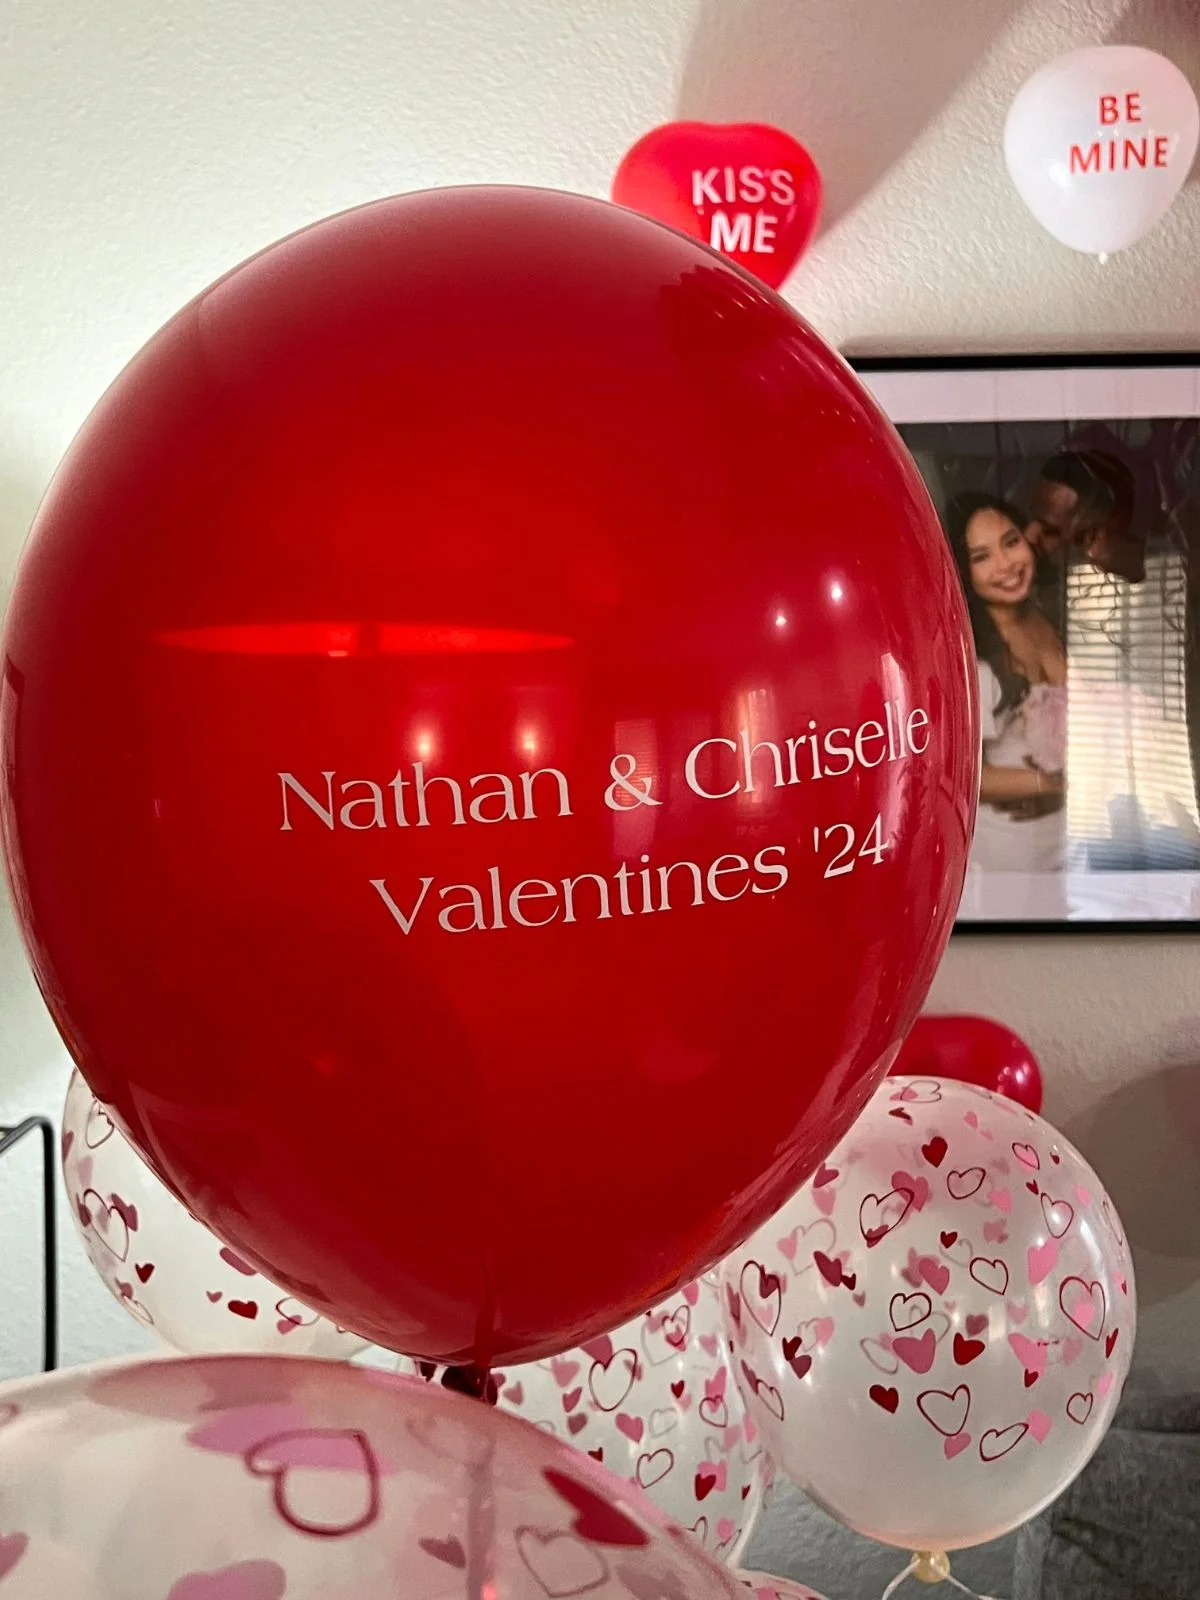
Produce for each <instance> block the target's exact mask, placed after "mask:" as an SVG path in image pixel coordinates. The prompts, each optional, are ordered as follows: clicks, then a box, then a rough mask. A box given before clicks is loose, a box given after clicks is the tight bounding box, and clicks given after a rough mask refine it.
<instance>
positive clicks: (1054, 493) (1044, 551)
mask: <svg viewBox="0 0 1200 1600" xmlns="http://www.w3.org/2000/svg"><path fill="white" fill-rule="evenodd" d="M1105 442H1106V444H1107V441H1105ZM1114 447H1115V448H1114ZM1120 449H1121V447H1120V445H1119V444H1118V443H1117V441H1116V439H1115V438H1114V439H1113V440H1112V446H1110V447H1109V448H1106V449H1103V450H1101V449H1069V450H1060V451H1058V453H1057V454H1056V455H1053V456H1051V457H1050V459H1049V460H1048V461H1046V462H1045V463H1044V464H1043V466H1042V469H1041V472H1040V473H1039V475H1038V478H1037V481H1036V483H1035V484H1034V486H1033V493H1032V497H1031V505H1030V511H1031V516H1030V521H1029V526H1028V527H1027V529H1026V538H1027V539H1028V540H1029V542H1030V544H1031V545H1032V546H1033V548H1034V550H1035V551H1036V552H1037V554H1038V556H1039V558H1041V559H1042V560H1044V561H1047V562H1048V563H1050V564H1051V565H1052V566H1053V567H1056V568H1059V569H1061V568H1062V567H1063V566H1064V565H1065V564H1066V563H1067V562H1068V561H1071V560H1076V561H1079V560H1082V561H1087V562H1089V563H1090V564H1091V565H1092V566H1093V567H1096V568H1097V569H1098V570H1099V571H1101V572H1107V573H1111V574H1112V576H1113V577H1116V578H1123V579H1124V580H1125V581H1126V582H1127V583H1141V581H1142V579H1143V578H1144V577H1145V576H1146V534H1145V526H1144V523H1141V524H1139V520H1136V519H1135V511H1136V508H1137V479H1136V476H1135V474H1134V471H1133V468H1132V467H1131V466H1130V465H1129V463H1128V462H1127V461H1125V460H1123V459H1122V458H1121V455H1118V454H1117V453H1116V451H1119V450H1120Z"/></svg>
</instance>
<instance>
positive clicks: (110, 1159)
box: [61, 1072, 367, 1359]
mask: <svg viewBox="0 0 1200 1600" xmlns="http://www.w3.org/2000/svg"><path fill="white" fill-rule="evenodd" d="M61 1154H62V1174H63V1183H64V1185H65V1187H66V1191H67V1204H68V1209H69V1210H70V1213H71V1217H72V1220H73V1221H74V1223H75V1229H76V1232H77V1233H78V1234H79V1237H80V1239H81V1240H82V1242H83V1247H84V1249H85V1250H86V1251H87V1255H88V1260H89V1261H90V1262H91V1263H92V1265H93V1266H94V1267H95V1269H96V1272H97V1274H98V1275H99V1277H100V1279H101V1281H102V1282H103V1284H104V1287H105V1288H106V1289H107V1290H108V1291H109V1293H110V1294H111V1295H112V1296H113V1298H114V1299H115V1300H116V1301H117V1302H118V1304H119V1305H121V1306H123V1307H124V1309H125V1310H126V1311H127V1312H128V1313H129V1315H130V1316H131V1317H132V1318H133V1319H134V1321H135V1322H140V1323H141V1324H142V1326H143V1327H146V1328H150V1329H152V1330H153V1332H154V1333H156V1334H157V1335H158V1337H159V1338H160V1339H162V1340H163V1342H164V1343H166V1344H168V1345H170V1346H171V1347H172V1348H173V1349H175V1350H182V1351H185V1352H187V1353H190V1354H202V1353H205V1352H208V1351H220V1350H244V1351H274V1352H279V1353H283V1352H286V1353H288V1354H291V1355H310V1356H325V1357H332V1358H341V1359H347V1358H349V1357H350V1356H353V1355H354V1354H356V1352H358V1351H360V1350H363V1349H365V1347H366V1343H367V1341H366V1340H365V1339H360V1338H358V1337H357V1336H356V1335H354V1334H351V1333H347V1332H346V1331H345V1330H344V1329H343V1328H339V1327H337V1326H336V1325H335V1324H334V1323H332V1322H330V1321H329V1320H328V1318H326V1317H322V1316H318V1314H317V1313H316V1312H315V1311H313V1310H312V1309H311V1308H310V1307H309V1306H306V1305H302V1304H301V1302H300V1301H299V1300H297V1299H296V1298H295V1297H294V1296H293V1295H290V1294H288V1293H286V1291H285V1290H283V1289H280V1288H277V1287H276V1286H275V1285H274V1284H271V1283H269V1282H268V1281H267V1279H266V1278H264V1277H263V1276H262V1275H261V1274H260V1273H259V1272H257V1271H256V1270H255V1269H254V1268H253V1267H252V1266H251V1265H250V1264H249V1262H247V1261H243V1260H242V1258H241V1256H239V1255H238V1254H237V1252H236V1251H233V1250H230V1249H229V1248H227V1247H226V1246H225V1245H222V1243H221V1242H220V1240H219V1239H216V1238H214V1237H213V1235H212V1234H211V1233H210V1232H209V1231H208V1229H207V1228H205V1227H204V1226H203V1225H202V1224H201V1223H199V1222H197V1221H196V1220H195V1218H194V1217H192V1216H191V1215H189V1213H188V1212H187V1210H186V1209H185V1208H184V1207H183V1206H182V1205H180V1203H179V1201H178V1200H176V1198H175V1196H174V1195H173V1194H171V1193H170V1191H169V1190H168V1189H166V1188H165V1187H164V1186H163V1184H161V1183H160V1182H159V1181H158V1179H157V1178H156V1177H155V1176H154V1174H153V1173H152V1172H151V1171H150V1168H149V1167H148V1166H147V1165H146V1163H145V1162H144V1161H143V1160H142V1158H141V1156H139V1155H138V1153H137V1151H136V1150H135V1149H134V1148H133V1146H132V1145H131V1144H130V1143H129V1141H128V1140H127V1139H126V1138H125V1136H124V1135H123V1134H122V1133H121V1131H120V1129H119V1128H117V1126H116V1125H115V1123H114V1122H113V1121H112V1119H111V1118H110V1117H109V1115H108V1112H107V1111H106V1110H105V1108H104V1107H103V1106H102V1105H101V1104H100V1102H99V1101H98V1100H97V1099H96V1098H95V1096H94V1095H93V1094H92V1092H91V1090H90V1089H89V1088H88V1086H87V1084H86V1083H85V1082H84V1081H83V1079H82V1078H81V1077H80V1075H79V1074H78V1073H77V1072H76V1073H74V1074H73V1075H72V1077H71V1082H70V1086H69V1087H68V1089H67V1098H66V1104H65V1106H64V1107H63V1124H62V1144H61Z"/></svg>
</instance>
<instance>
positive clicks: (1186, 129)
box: [1004, 45, 1200, 255]
mask: <svg viewBox="0 0 1200 1600" xmlns="http://www.w3.org/2000/svg"><path fill="white" fill-rule="evenodd" d="M1198 137H1200V108H1198V107H1197V103H1196V94H1195V91H1194V90H1193V88H1192V86H1191V84H1190V83H1189V82H1188V80H1187V79H1186V78H1185V77H1184V75H1183V73H1182V72H1180V70H1179V68H1178V67H1177V66H1175V64H1174V63H1173V62H1171V61H1168V60H1167V58H1166V57H1165V56H1161V55H1158V54H1157V53H1156V52H1155V51H1153V50H1144V49H1141V48H1140V47H1138V46H1136V45H1097V46H1094V47H1092V48H1090V49H1087V50H1074V51H1072V52H1071V53H1070V54H1069V55H1065V56H1060V57H1059V58H1058V59H1057V60H1055V61H1051V62H1050V63H1048V65H1046V66H1044V67H1042V68H1041V69H1040V70H1039V71H1038V72H1035V73H1034V75H1033V76H1032V77H1031V78H1030V79H1029V81H1028V82H1027V83H1026V84H1025V85H1024V87H1023V88H1022V89H1021V90H1020V92H1019V93H1018V95H1017V97H1016V99H1015V100H1014V101H1013V103H1012V106H1011V107H1010V109H1009V113H1008V118H1007V121H1006V122H1005V126H1004V159H1005V161H1006V163H1007V165H1008V170H1009V174H1010V175H1011V177H1012V180H1013V183H1014V184H1015V185H1016V188H1017V192H1018V194H1020V196H1021V198H1022V200H1024V202H1025V204H1026V205H1027V206H1028V207H1029V209H1030V211H1032V212H1033V214H1034V216H1035V217H1036V218H1037V220H1038V221H1039V222H1040V223H1041V224H1042V226H1043V227H1044V228H1045V229H1046V230H1047V231H1048V232H1049V233H1052V234H1053V235H1054V237H1055V238H1056V239H1058V240H1059V241H1060V243H1062V244H1065V245H1069V246H1070V247H1071V248H1072V249H1073V250H1083V251H1087V252H1088V253H1089V254H1092V255H1103V254H1106V253H1108V252H1110V251H1113V250H1124V249H1126V248H1127V247H1128V246H1129V245H1131V244H1134V243H1136V241H1137V240H1138V239H1140V238H1141V237H1142V235H1143V234H1145V233H1147V232H1148V231H1149V230H1150V229H1151V228H1152V227H1154V225H1155V224H1156V223H1157V222H1159V221H1160V220H1161V218H1162V217H1163V216H1164V215H1165V214H1166V212H1167V210H1168V209H1169V208H1170V206H1171V204H1172V202H1173V201H1174V199H1175V196H1176V195H1177V194H1178V193H1179V190H1180V189H1181V188H1182V186H1183V183H1184V181H1185V179H1186V178H1187V175H1188V172H1189V170H1190V168H1191V165H1192V161H1193V159H1194V158H1195V154H1196V144H1197V139H1198Z"/></svg>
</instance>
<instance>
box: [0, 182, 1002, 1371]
mask: <svg viewBox="0 0 1200 1600" xmlns="http://www.w3.org/2000/svg"><path fill="white" fill-rule="evenodd" d="M973 678H974V667H973V663H972V658H971V653H970V648H969V638H968V636H967V633H966V626H965V616H964V612H963V606H962V600H961V596H960V592H959V585H958V580H957V577H956V575H955V573H954V571H953V569H952V567H951V564H950V562H949V560H948V558H947V555H946V551H945V547H944V541H943V539H942V535H941V533H940V530H939V528H938V526H937V524H936V521H935V519H934V515H933V512H932V509H931V507H930V504H929V501H928V498H927V496H926V494H925V491H924V489H923V487H922V485H921V482H920V479H919V477H918V475H917V473H916V471H915V469H914V467H913V466H912V464H911V462H910V460H909V458H908V456H907V455H906V453H905V451H904V449H903V447H902V445H901V443H900V441H899V439H898V437H897V436H896V434H895V433H894V431H893V430H892V429H891V427H890V426H889V425H888V424H887V422H886V421H885V420H884V418H883V417H882V415H881V414H880V413H879V411H878V410H877V409H876V407H875V405H874V403H873V402H872V401H871V400H870V399H869V398H868V397H867V396H866V395H865V393H864V391H863V390H862V389H861V388H860V386H859V384H858V382H857V380H856V379H855V378H854V376H853V375H852V373H851V372H850V371H849V370H848V369H847V367H846V366H845V365H844V364H843V363H842V362H841V360H840V359H839V358H838V357H837V356H835V355H834V354H833V353H832V352H831V351H830V350H829V349H828V348H827V347H826V346H825V345H824V344H823V343H822V342H821V341H820V340H819V339H818V338H817V336H816V335H815V334H814V333H813V332H812V331H811V330H810V329H809V328H808V327H807V326H806V325H805V324H804V323H803V322H801V321H800V320H799V319H798V318H797V317H796V316H795V315H794V314H793V313H792V312H791V311H790V310H789V309H788V307H786V306H785V305H784V304H783V303H782V302H781V301H779V300H777V299H776V298H775V297H774V296H773V295H771V294H769V293H767V292H766V291H764V290H762V289H761V288H760V287H759V286H758V285H756V284H755V283H753V282H752V281H751V280H750V279H748V278H747V277H746V276H745V275H744V274H743V273H741V272H740V271H739V270H738V269H736V268H734V267H732V266H730V265H728V264H727V263H725V262H723V261H721V260H719V259H718V258H717V257H715V256H713V255H712V254H711V253H710V252H708V251H707V250H705V249H704V248H703V247H702V246H700V245H698V244H696V243H694V242H693V241H691V240H689V239H686V238H683V237H681V236H679V235H677V234H675V233H673V232H671V231H669V230H667V229H664V228H662V227H659V226H657V225H655V224H652V223H650V222H648V221H646V220H645V219H643V218H640V217H637V216H634V215H633V214H631V213H628V212H625V211H623V210H621V209H620V208H618V207H614V206H610V205H608V204H606V203H604V202H600V201H593V200H586V199H583V198H580V197H575V196H566V195H558V194H552V193H546V192H541V191H528V190H503V189H490V190H447V191H441V192H435V193H431V194H423V195H415V196H408V197H403V198H400V199H395V200H388V201H383V202H380V203H378V204H375V205H372V206H369V207H366V208H363V209H360V210H357V211H354V212H350V213H347V214H344V215H341V216H338V217H335V218H333V219H331V220H329V221H326V222H324V223H321V224H318V225H316V226H314V227H313V228H311V229H308V230H306V231H305V232H302V233H301V234H299V235H296V236H294V237H292V238H290V239H288V240H285V241H283V242H282V243H280V244H278V245H276V246H274V247H272V248H270V249H268V250H266V251H265V252H263V253H262V254H260V255H258V256H257V257H255V258H254V259H252V260H251V261H249V262H248V263H246V264H244V265H243V266H241V267H239V268H237V269H236V270H234V271H233V272H231V273H230V274H229V275H227V276H226V277H225V278H223V279H222V280H220V281H219V282H218V283H217V284H215V285H214V286H213V287H212V288H211V289H209V290H208V291H206V292H205V293H203V294H201V295H200V296H199V297H198V298H197V299H196V300H195V301H193V302H192V303H191V304H190V305H189V306H188V307H186V308H185V309H184V310H183V311H182V312H181V313H180V314H179V315H178V316H177V317H176V318H175V319H174V320H173V321H172V322H170V323H169V324H168V325H167V326H166V328H165V329H163V331H162V332H161V333H160V334H159V335H158V336H157V337H156V338H155V339H154V340H153V341H152V342H151V343H150V344H149V345H148V346H147V348H146V349H144V350H143V351H142V352H141V354H140V355H139V356H138V357H137V358H136V359H135V361H134V362H133V363H132V364H131V365H130V367H129V368H128V369H127V370H126V372H125V373H124V374H123V375H122V376H121V377H120V378H119V379H118V381H117V382H116V384H115V385H114V386H113V388H112V389H111V390H110V391H109V393H108V394H107V396H106V397H105V398H104V399H103V401H102V402H101V403H100V405H99V406H98V408H97V409H96V411H95V412H94V413H93V415H92V417H91V418H90V420H89V421H88V423H87V425H86V426H85V428H84V429H83V431H82V433H81V435H80V436H79V438H78V439H77V440H76V442H75V444H74V446H73V448H72V450H71V452H70V454H69V456H68V458H67V460H66V462H65V464H64V466H63V467H62V469H61V470H60V472H59V474H58V477H57V479H56V481H55V483H54V485H53V486H52V488H51V491H50V493H49V495H48V497H47V499H46V501H45V502H44V504H43V507H42V509H41V512H40V514H39V517H38V520H37V523H36V526H35V528H34V532H33V535H32V539H31V542H30V545H29V547H28V548H27V551H26V553H25V556H24V560H23V564H22V567H21V570H20V573H19V576H18V581H17V585H16V590H15V595H14V600H13V603H12V607H11V610H10V614H9V618H8V623H7V629H6V633H5V642H4V680H3V691H2V696H0V710H2V730H3V763H4V773H5V778H6V792H5V806H4V836H5V843H6V847H7V848H6V854H7V858H8V863H9V869H10V876H11V879H12V883H13V888H14V899H15V902H16V905H17V908H18V915H19V917H20V919H21V922H22V925H23V930H24V934H25V938H26V941H27V945H28V948H29V951H30V953H31V956H32V959H33V962H34V966H35V970H36V973H37V977H38V979H39V982H40V984H41V986H42V990H43V993H44V994H45V996H46V999H47V1002H48V1004H49V1005H50V1007H51V1009H52V1011H53V1013H54V1016H55V1018H56V1020H57V1023H58V1025H59V1027H60V1029H61V1031H62V1032H63V1035H64V1037H65V1039H66V1040H67V1043H68V1046H69V1048H70V1049H71V1051H72V1054H73V1055H74V1057H75V1059H76V1061H77V1063H78V1065H79V1066H80V1069H81V1070H82V1072H83V1073H84V1075H85V1077H86V1078H87V1079H88V1082H89V1084H90V1085H91V1087H92V1089H93V1090H94V1091H95V1093H96V1094H97V1096H98V1097H99V1098H100V1100H101V1101H102V1102H103V1103H104V1104H105V1105H106V1106H107V1107H109V1108H110V1109H111V1110H112V1111H113V1113H114V1115H116V1116H118V1117H119V1119H120V1120H121V1123H122V1126H123V1127H124V1128H125V1129H126V1130H127V1131H128V1133H129V1135H130V1137H131V1138H132V1139H133V1141H134V1142H135V1144H136V1145H137V1146H138V1148H139V1149H140V1150H141V1152H142V1153H143V1154H144V1155H145V1156H146V1158H147V1160H148V1161H149V1162H150V1163H151V1164H152V1166H153V1167H154V1169H155V1170H156V1171H157V1172H158V1173H159V1175H160V1176H161V1177H163V1179H164V1180H165V1181H166V1182H167V1183H168V1185H169V1186H171V1187H172V1188H173V1189H174V1190H175V1192H176V1193H177V1194H179V1195H180V1196H181V1197H182V1198H183V1200H184V1201H185V1203H186V1204H187V1205H188V1207H189V1208H190V1209H191V1210H192V1211H193V1213H194V1214H195V1215H196V1216H198V1217H199V1218H201V1219H202V1220H203V1221H204V1222H205V1223H206V1224H207V1225H208V1226H210V1227H211V1228H212V1229H213V1231H214V1232H215V1233H217V1235H218V1236H219V1237H220V1238H221V1239H222V1240H223V1241H224V1242H225V1243H226V1244H228V1245H229V1246H230V1247H232V1248H233V1249H234V1250H236V1252H237V1253H238V1255H239V1256H241V1257H242V1258H244V1259H245V1260H247V1261H248V1262H249V1263H250V1264H252V1265H254V1266H256V1267H258V1268H259V1269H260V1270H261V1271H262V1272H263V1273H264V1274H265V1275H266V1276H268V1277H269V1278H270V1279H271V1280H272V1281H273V1282H275V1283H278V1284H280V1286H281V1287H282V1288H283V1289H284V1290H286V1291H287V1292H288V1293H290V1294H292V1295H294V1296H296V1297H297V1298H298V1299H300V1300H301V1301H303V1302H304V1303H305V1304H306V1305H309V1306H312V1307H313V1308H314V1309H316V1310H318V1311H320V1312H322V1313H324V1314H326V1315H328V1316H329V1317H330V1318H331V1319H332V1320H334V1321H335V1322H337V1323H339V1324H341V1325H342V1326H344V1327H347V1328H351V1329H353V1330H354V1331H355V1332H357V1333H361V1334H362V1335H363V1336H364V1337H365V1338H368V1339H370V1340H372V1341H374V1342H376V1343H379V1344H382V1345H385V1346H387V1347H389V1348H392V1349H399V1350H402V1351H404V1352H406V1353H408V1354H412V1355H420V1356H423V1357H428V1358H430V1359H436V1360H444V1361H451V1362H462V1361H468V1360H470V1361H474V1362H476V1363H478V1364H480V1365H486V1364H496V1363H498V1362H500V1361H505V1362H508V1361H514V1360H533V1359H537V1358H539V1357H542V1356H544V1355H546V1354H549V1353H552V1352H553V1351H555V1350H560V1349H566V1348H569V1347H570V1346H572V1345H576V1344H580V1343H582V1342H583V1341H584V1340H585V1339H586V1338H588V1337H589V1336H590V1335H592V1334H593V1333H597V1332H601V1331H603V1330H605V1329H607V1328H610V1327H614V1326H616V1325H617V1324H619V1323H620V1322H622V1321H624V1320H627V1319H628V1318H630V1317H632V1316H634V1315H636V1314H637V1313H638V1312H639V1311H640V1310H642V1309H644V1308H645V1307H647V1306H650V1305H654V1304H656V1303H659V1302H661V1301H662V1300H663V1299H664V1298H665V1297H666V1296H667V1295H669V1294H670V1293H671V1292H672V1290H673V1289H674V1288H676V1287H677V1286H679V1285H681V1284H683V1283H685V1282H687V1281H689V1280H690V1279H692V1278H694V1277H695V1276H697V1275H698V1274H699V1273H700V1272H701V1271H702V1270H704V1269H705V1268H707V1267H708V1266H709V1265H711V1264H712V1262H714V1261H715V1260H717V1259H719V1258H720V1257H721V1256H722V1255H724V1254H726V1253H727V1252H728V1251H729V1250H730V1249H731V1248H732V1247H733V1246H734V1245H735V1244H736V1243H737V1241H738V1240H739V1239H740V1238H742V1237H744V1235H745V1234H746V1233H747V1231H748V1230H749V1229H750V1228H751V1227H752V1226H753V1225H754V1224H755V1223H756V1222H758V1221H760V1220H761V1219H762V1218H764V1217H766V1216H768V1215H770V1213H771V1212H772V1211H773V1210H774V1209H776V1208H777V1207H778V1206H779V1205H780V1204H781V1203H782V1202H783V1200H784V1199H785V1198H786V1197H787V1195H788V1194H790V1193H791V1192H792V1190H793V1189H794V1188H795V1187H796V1185H797V1184H798V1183H799V1182H800V1181H801V1180H802V1179H803V1177H804V1176H805V1175H806V1174H807V1173H808V1172H810V1171H811V1170H812V1169H813V1167H814V1166H815V1164H816V1162H817V1161H818V1160H819V1159H820V1157H821V1155H822V1153H823V1152H824V1151H825V1150H827V1149H828V1148H829V1147H830V1145H831V1144H832V1143H833V1142H834V1141H835V1140H836V1138H837V1137H838V1136H839V1135H840V1134H841V1133H842V1132H843V1131H844V1130H845V1128H846V1127H847V1126H848V1125H849V1123H850V1122H851V1120H852V1119H853V1117H854V1116H855V1115H856V1113H857V1112H858V1111H859V1109H860V1108H861V1106H862V1105H863V1103H864V1102H865V1100H866V1098H867V1097H868V1096H869V1094H870V1092H871V1090H872V1089H873V1087H874V1085H875V1083H876V1082H877V1081H878V1079H879V1078H880V1077H881V1076H882V1074H884V1073H885V1072H886V1070H887V1067H888V1064H889V1059H890V1054H891V1052H892V1050H893V1049H894V1047H895V1045H896V1043H897V1041H898V1040H899V1039H900V1038H901V1037H902V1036H903V1034H904V1032H905V1031H906V1029H907V1027H908V1026H909V1024H910V1023H911V1021H912V1018H913V1016H914V1014H915V1013H916V1011H917V1010H918V1008H919V1006H920V1004H921V1001H922V1000H923V998H924V995H925V991H926V989H927V987H928V984H929V982H930V980H931V977H932V974H933V972H934V969H935V967H936V964H937V961H938V958H939V956H940V954H941V951H942V948H943V945H944V943H945V940H946V937H947V935H948V932H949V929H950V926H951V922H952V919H953V916H954V912H955V908H956V906H957V903H958V898H959V894H960V890H961V883H962V876H963V864H964V858H965V852H966V844H967V838H968V835H969V832H970V828H971V818H972V811H973V805H974V788H975V780H976V762H977V752H978V748H979V746H978V737H977V731H976V728H975V725H974V721H973V718H974V703H973V690H972V687H971V684H972V681H973Z"/></svg>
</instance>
